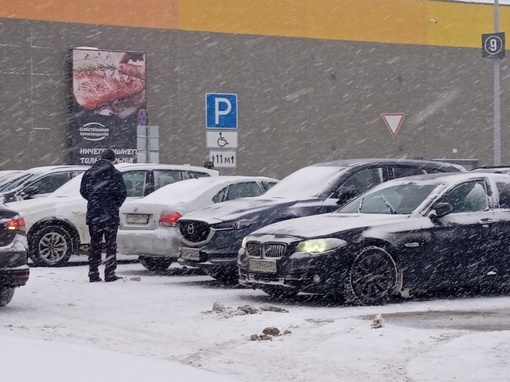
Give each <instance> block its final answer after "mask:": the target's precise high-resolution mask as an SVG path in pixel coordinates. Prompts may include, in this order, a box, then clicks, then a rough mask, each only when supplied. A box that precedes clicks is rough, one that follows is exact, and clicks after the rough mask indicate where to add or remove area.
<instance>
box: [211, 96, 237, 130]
mask: <svg viewBox="0 0 510 382" xmlns="http://www.w3.org/2000/svg"><path fill="white" fill-rule="evenodd" d="M205 119H206V121H205V122H206V127H207V128H208V129H237V94H226V93H207V94H206V95H205Z"/></svg>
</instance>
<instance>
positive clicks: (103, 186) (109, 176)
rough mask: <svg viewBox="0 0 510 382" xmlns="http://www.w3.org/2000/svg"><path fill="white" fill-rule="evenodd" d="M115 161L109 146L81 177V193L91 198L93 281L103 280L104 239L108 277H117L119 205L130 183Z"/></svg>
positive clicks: (90, 262)
mask: <svg viewBox="0 0 510 382" xmlns="http://www.w3.org/2000/svg"><path fill="white" fill-rule="evenodd" d="M114 163H115V153H114V152H113V150H105V151H104V152H103V153H102V154H101V159H99V160H98V161H97V162H96V163H94V165H93V166H92V167H91V168H89V169H88V170H87V171H86V172H85V174H84V175H83V178H82V180H81V185H80V194H81V196H83V198H85V199H86V200H87V202H88V203H87V220H86V222H87V225H88V226H89V233H90V247H89V281H90V282H97V281H102V280H101V277H99V265H100V264H101V249H102V246H101V243H102V241H103V237H104V239H105V243H106V259H105V271H104V279H105V281H108V282H109V281H117V280H118V279H120V277H117V275H116V274H115V269H116V268H117V230H118V228H119V224H120V219H119V208H120V206H121V205H122V203H124V200H126V185H125V183H124V179H123V177H122V174H121V172H120V171H119V170H117V169H116V168H115V167H114V166H113V164H114Z"/></svg>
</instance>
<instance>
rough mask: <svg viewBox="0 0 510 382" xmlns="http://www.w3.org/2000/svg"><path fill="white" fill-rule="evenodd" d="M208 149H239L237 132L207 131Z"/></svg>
mask: <svg viewBox="0 0 510 382" xmlns="http://www.w3.org/2000/svg"><path fill="white" fill-rule="evenodd" d="M206 133H207V148H208V149H237V131H207V132H206Z"/></svg>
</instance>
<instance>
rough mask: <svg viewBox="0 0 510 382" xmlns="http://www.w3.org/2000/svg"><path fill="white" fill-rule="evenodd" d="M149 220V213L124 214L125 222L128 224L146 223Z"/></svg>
mask: <svg viewBox="0 0 510 382" xmlns="http://www.w3.org/2000/svg"><path fill="white" fill-rule="evenodd" d="M148 222H149V215H146V214H128V215H127V216H126V223H128V224H147V223H148Z"/></svg>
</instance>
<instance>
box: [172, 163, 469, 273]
mask: <svg viewBox="0 0 510 382" xmlns="http://www.w3.org/2000/svg"><path fill="white" fill-rule="evenodd" d="M459 171H465V169H464V168H463V167H461V166H458V165H453V164H450V163H441V162H435V161H423V160H405V159H351V160H339V161H334V162H327V163H320V164H316V165H312V166H308V167H305V168H302V169H300V170H298V171H296V172H294V173H293V174H291V175H289V176H287V177H286V178H285V179H283V180H282V181H280V183H278V184H277V185H275V186H274V187H273V188H272V189H271V190H269V191H268V192H266V193H265V194H264V195H262V196H259V197H254V198H247V199H240V200H234V201H230V202H225V203H220V204H217V205H214V206H211V207H207V208H204V209H201V210H197V211H194V212H191V213H189V214H186V215H184V216H183V217H182V218H181V219H179V221H178V224H179V230H180V233H181V235H182V238H181V242H182V248H181V257H180V258H179V263H180V264H182V265H188V266H198V267H201V268H203V269H204V270H205V271H206V272H207V273H208V274H209V275H210V276H212V277H214V278H216V279H218V280H221V281H224V282H229V281H232V280H234V281H236V282H237V265H236V258H237V252H238V250H239V248H240V247H241V241H242V239H243V238H244V237H245V236H246V235H248V234H249V233H250V232H253V231H255V230H257V229H259V228H261V227H264V226H266V225H268V224H271V223H274V222H277V221H282V220H288V219H294V218H298V217H303V216H309V215H317V214H323V213H327V212H332V211H334V210H336V209H337V208H338V207H339V205H342V204H345V203H346V202H348V201H349V200H351V199H352V198H354V197H356V196H358V195H360V194H361V193H363V192H365V191H367V190H369V189H370V188H372V187H374V186H376V185H377V184H379V183H382V182H385V181H387V180H390V179H395V178H401V177H404V176H410V175H417V174H425V173H437V172H459Z"/></svg>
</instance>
